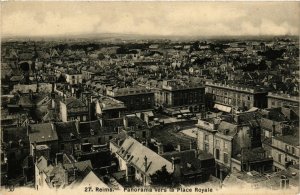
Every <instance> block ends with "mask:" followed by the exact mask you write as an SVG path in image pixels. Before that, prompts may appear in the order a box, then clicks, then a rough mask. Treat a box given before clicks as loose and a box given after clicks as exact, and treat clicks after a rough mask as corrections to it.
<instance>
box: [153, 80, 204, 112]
mask: <svg viewBox="0 0 300 195" xmlns="http://www.w3.org/2000/svg"><path fill="white" fill-rule="evenodd" d="M204 96H205V87H204V85H202V84H199V83H197V84H196V83H187V82H183V81H181V80H164V81H163V82H162V86H161V87H160V88H159V89H158V91H157V92H156V93H155V104H156V106H157V107H162V108H188V109H189V110H190V111H192V112H199V111H201V110H202V109H203V107H204Z"/></svg>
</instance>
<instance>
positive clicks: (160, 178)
mask: <svg viewBox="0 0 300 195" xmlns="http://www.w3.org/2000/svg"><path fill="white" fill-rule="evenodd" d="M150 178H151V184H152V185H157V186H170V185H172V183H173V175H172V174H171V173H169V172H168V171H167V168H166V165H165V166H163V167H162V168H161V169H160V170H157V171H156V172H155V173H154V174H152V175H150Z"/></svg>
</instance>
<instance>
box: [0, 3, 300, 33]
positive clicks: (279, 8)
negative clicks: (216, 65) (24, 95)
mask: <svg viewBox="0 0 300 195" xmlns="http://www.w3.org/2000/svg"><path fill="white" fill-rule="evenodd" d="M299 14H300V2H2V3H1V15H2V17H1V31H2V35H3V36H58V35H81V34H98V33H99V34H100V33H118V34H139V35H163V36H168V35H173V36H223V35H226V36H239V35H242V36H244V35H254V36H255V35H299V24H300V22H299V19H300V15H299Z"/></svg>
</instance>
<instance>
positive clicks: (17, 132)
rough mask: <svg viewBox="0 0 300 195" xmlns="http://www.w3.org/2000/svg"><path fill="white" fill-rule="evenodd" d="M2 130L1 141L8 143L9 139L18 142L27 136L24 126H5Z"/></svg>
mask: <svg viewBox="0 0 300 195" xmlns="http://www.w3.org/2000/svg"><path fill="white" fill-rule="evenodd" d="M2 131H3V138H2V139H3V141H4V142H6V143H8V142H9V141H13V142H16V143H17V142H18V141H19V140H20V139H22V140H24V141H26V140H28V138H27V134H26V133H27V131H26V127H12V128H5V129H3V130H2Z"/></svg>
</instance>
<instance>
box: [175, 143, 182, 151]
mask: <svg viewBox="0 0 300 195" xmlns="http://www.w3.org/2000/svg"><path fill="white" fill-rule="evenodd" d="M176 151H178V152H180V151H181V146H180V144H178V145H177V149H176Z"/></svg>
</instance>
